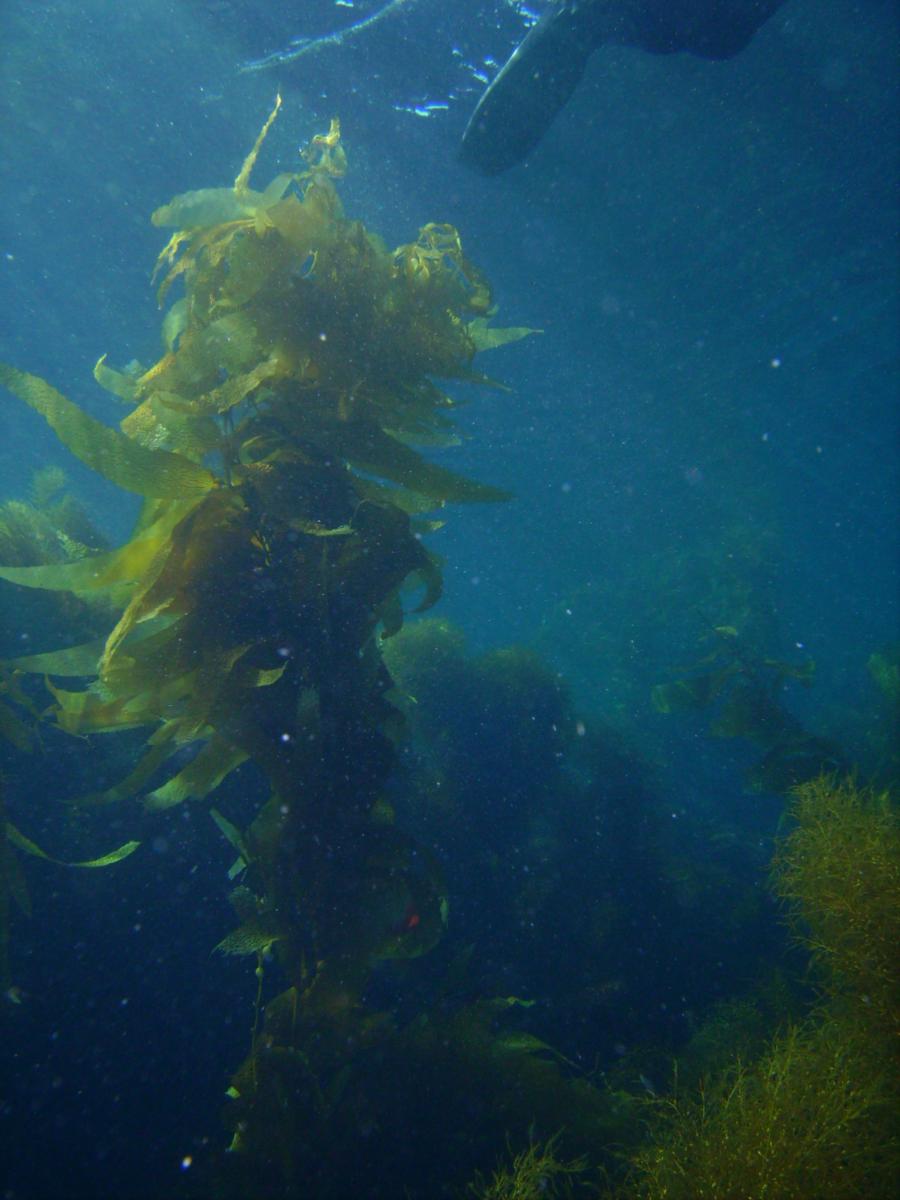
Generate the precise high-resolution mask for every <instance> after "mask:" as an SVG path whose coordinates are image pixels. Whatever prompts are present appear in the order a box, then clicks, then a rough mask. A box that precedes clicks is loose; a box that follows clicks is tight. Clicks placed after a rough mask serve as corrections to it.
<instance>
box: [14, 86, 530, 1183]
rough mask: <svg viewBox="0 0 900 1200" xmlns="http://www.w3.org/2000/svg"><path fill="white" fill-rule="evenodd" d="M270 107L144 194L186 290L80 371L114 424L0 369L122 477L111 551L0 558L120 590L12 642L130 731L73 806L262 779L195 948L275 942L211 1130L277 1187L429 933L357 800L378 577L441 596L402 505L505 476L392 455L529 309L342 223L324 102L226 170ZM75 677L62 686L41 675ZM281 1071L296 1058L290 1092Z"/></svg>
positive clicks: (383, 684)
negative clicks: (210, 162) (217, 1123)
mask: <svg viewBox="0 0 900 1200" xmlns="http://www.w3.org/2000/svg"><path fill="white" fill-rule="evenodd" d="M280 103H281V101H280V97H279V99H278V101H277V102H276V105H275V108H274V109H273V111H272V113H271V115H270V116H269V118H268V120H267V121H266V123H265V125H264V126H263V129H262V131H261V132H260V135H259V137H258V139H257V141H256V144H255V145H254V147H253V149H252V150H251V152H250V154H249V155H248V156H247V159H246V160H245V162H244V164H243V167H242V169H241V171H240V173H239V174H238V176H237V179H236V180H235V183H234V185H233V186H232V187H230V188H207V189H202V190H200V191H194V192H188V193H186V194H184V195H182V196H178V197H176V198H175V199H174V200H173V201H172V202H171V203H169V204H167V205H165V206H163V207H162V208H160V209H158V210H157V211H156V212H155V213H154V214H153V222H154V224H156V225H158V226H163V227H170V228H173V229H174V230H175V232H174V233H173V234H172V237H171V239H170V241H169V243H168V245H167V246H166V248H165V250H164V251H163V253H162V254H161V255H160V260H159V264H158V270H159V271H160V272H161V273H162V282H161V285H160V289H159V297H160V302H161V303H162V302H163V301H164V300H166V299H167V297H168V296H169V295H170V294H171V291H172V288H173V286H174V285H175V284H176V283H183V288H184V294H183V295H182V296H181V297H180V298H178V299H176V300H175V302H174V303H172V304H171V306H170V307H169V309H168V311H167V313H166V315H165V318H164V320H163V329H162V332H163V342H164V353H163V355H162V357H161V358H160V360H159V361H158V362H156V363H155V364H154V365H152V366H150V367H149V368H148V369H146V370H144V369H142V368H136V369H134V370H126V371H116V370H113V369H112V368H111V367H110V366H108V365H107V363H106V361H105V358H102V359H101V360H100V361H99V362H98V364H97V366H96V368H95V377H96V379H97V380H98V382H99V383H100V384H101V385H102V386H104V387H105V388H106V389H107V390H109V391H111V392H112V393H113V394H114V395H115V396H117V397H118V398H119V399H120V400H121V401H122V402H123V403H125V404H126V405H127V406H128V408H129V411H128V413H127V415H126V416H125V418H124V419H123V421H122V422H121V428H120V429H113V428H110V427H108V426H106V425H103V424H101V423H99V422H98V421H96V420H94V419H92V418H91V417H89V416H88V415H87V414H86V413H85V412H83V411H82V410H81V409H80V408H78V407H77V406H76V405H75V404H73V403H72V402H70V401H69V400H67V399H66V398H65V397H64V396H62V395H61V394H60V393H59V392H57V391H56V390H55V389H54V388H52V387H51V386H50V385H49V384H48V383H46V382H45V381H43V380H41V379H39V378H37V377H35V376H32V375H28V374H25V373H24V372H22V371H19V370H16V369H14V368H12V367H9V366H0V383H3V384H4V385H5V386H7V387H8V388H9V389H10V390H11V391H12V392H14V393H15V394H16V395H18V396H19V397H20V398H21V399H23V400H24V401H25V402H26V403H27V404H29V405H30V406H31V407H32V408H33V409H35V410H36V411H37V412H38V413H39V414H41V415H42V416H43V417H44V418H45V420H46V421H47V422H48V423H49V425H50V426H51V427H52V428H53V429H54V431H55V432H56V433H57V435H58V437H59V438H60V439H61V441H62V442H63V443H64V444H65V445H66V446H67V447H68V448H69V449H70V450H71V451H72V452H74V453H75V454H76V455H77V456H78V457H79V458H80V459H81V460H82V462H84V463H85V464H87V465H88V466H89V467H91V468H93V469H94V470H96V471H98V472H99V473H101V474H102V475H104V476H105V477H106V478H107V479H108V480H110V481H112V482H113V483H115V484H118V485H119V486H120V487H122V488H124V489H126V490H128V491H131V492H135V493H137V494H138V495H140V496H142V497H143V507H142V509H141V512H140V516H139V518H138V521H137V525H136V528H135V530H134V533H133V536H132V537H131V539H130V540H129V541H128V542H127V543H126V544H125V545H124V546H122V547H120V548H118V549H116V550H111V551H108V552H105V553H101V554H94V555H90V556H88V557H81V558H77V559H73V560H71V561H68V562H65V563H62V564H54V565H21V566H11V567H5V568H3V569H2V570H0V578H3V579H6V580H7V581H10V582H12V583H15V584H17V585H19V586H23V587H37V588H45V589H55V590H60V591H66V592H71V593H74V594H75V595H77V596H84V595H87V596H95V595H105V596H107V597H109V598H110V600H111V602H112V603H114V605H115V606H116V608H117V616H118V619H117V621H116V623H115V625H114V627H113V628H112V630H111V632H110V633H109V634H108V636H107V637H106V639H105V641H104V642H103V644H102V645H100V646H99V647H98V646H97V645H96V644H93V645H84V646H81V647H73V648H69V649H67V650H65V651H58V652H54V651H50V652H47V653H44V654H38V655H33V656H31V657H30V658H29V659H28V660H23V661H20V662H14V663H13V666H14V667H17V668H19V669H23V670H28V671H31V672H34V673H39V674H42V675H44V676H46V677H48V686H49V688H50V690H51V692H52V695H53V698H54V707H53V712H52V719H53V720H55V722H56V723H57V724H58V725H59V727H60V728H62V729H63V730H65V731H67V732H70V733H72V734H76V735H79V736H84V735H94V734H101V733H110V732H116V731H120V730H126V729H133V728H139V727H148V728H149V729H150V731H151V732H150V734H149V737H148V740H147V743H146V749H145V752H144V754H143V756H142V757H141V758H140V759H139V761H138V762H137V763H136V764H135V766H134V768H133V769H132V771H131V772H130V774H129V775H128V776H127V778H125V779H123V780H120V781H119V782H118V783H116V784H114V785H113V786H111V787H109V788H107V789H106V790H105V791H104V792H102V793H98V794H94V795H91V796H88V797H85V798H84V802H85V803H88V804H91V805H94V806H96V805H103V804H108V803H112V802H114V801H118V800H122V799H125V798H129V797H133V796H141V797H142V799H143V803H144V805H145V807H146V808H147V809H149V810H162V809H167V808H170V807H172V806H174V805H177V804H179V803H181V802H183V801H185V800H188V799H202V798H204V797H207V796H208V795H210V793H212V792H213V791H214V790H215V789H216V787H217V786H218V785H219V784H220V783H221V781H222V780H223V779H224V778H225V777H226V776H227V775H228V774H229V773H230V772H232V771H233V770H234V769H235V768H236V767H238V766H239V765H240V764H241V763H243V762H245V761H247V760H248V759H249V760H251V761H252V762H253V763H255V764H256V766H257V768H259V769H260V770H261V772H262V773H263V775H264V776H265V777H266V779H267V781H268V784H269V786H270V789H271V796H270V799H269V800H268V802H267V803H265V805H264V806H263V807H262V808H261V809H260V810H259V811H258V814H257V816H256V817H255V819H254V820H253V821H252V823H251V824H250V826H249V827H248V828H246V829H243V830H240V829H238V828H236V827H235V826H234V825H233V824H232V823H231V822H229V821H228V819H227V818H226V817H225V816H224V815H222V814H217V820H218V823H219V827H220V828H221V829H222V831H223V833H224V834H225V836H226V837H227V838H228V839H229V841H230V842H231V843H232V844H233V846H234V848H235V850H236V853H237V862H236V863H235V866H234V868H233V870H232V874H233V875H238V874H243V882H242V884H241V886H240V887H239V888H238V889H237V890H236V893H235V896H234V904H235V908H236V910H237V912H238V918H239V921H240V925H239V928H238V929H237V930H236V931H235V932H234V933H233V934H231V935H229V937H228V938H226V939H225V940H224V941H223V943H222V944H221V947H220V948H221V949H222V950H223V951H224V952H226V953H235V954H247V955H255V956H256V958H257V972H258V974H259V975H260V976H261V973H262V970H263V962H264V959H265V957H266V956H267V955H269V954H272V955H275V956H276V957H277V958H278V960H279V962H280V964H281V967H282V969H283V971H284V972H285V974H286V976H287V981H288V984H289V987H288V988H287V990H286V991H285V992H283V993H282V995H281V997H276V999H275V1000H274V1001H272V1002H271V1003H270V1004H269V1005H268V1006H267V1022H266V1027H265V1028H264V1029H263V1030H260V1029H259V1028H258V1024H259V1023H258V1020H257V1021H256V1022H255V1024H254V1034H253V1044H252V1049H251V1055H250V1058H249V1059H248V1062H247V1063H246V1064H245V1066H244V1067H243V1068H242V1069H241V1070H240V1071H239V1072H238V1074H237V1076H236V1077H235V1083H234V1086H233V1088H232V1092H233V1094H234V1098H235V1100H236V1103H237V1106H238V1107H239V1108H240V1111H241V1113H242V1117H241V1128H240V1129H239V1130H236V1134H237V1135H239V1136H236V1139H235V1144H234V1148H235V1149H242V1148H244V1149H246V1148H248V1147H249V1148H251V1149H252V1150H253V1152H254V1153H257V1154H258V1155H259V1158H260V1159H261V1160H266V1161H267V1162H269V1163H270V1164H275V1165H276V1174H277V1175H278V1177H279V1179H280V1180H281V1185H282V1186H287V1185H288V1183H289V1181H290V1180H291V1178H292V1172H293V1170H294V1167H293V1166H292V1162H293V1159H292V1156H299V1159H300V1160H302V1149H301V1147H300V1145H299V1144H298V1143H296V1142H292V1140H291V1139H290V1138H288V1139H287V1140H285V1138H284V1137H283V1136H282V1134H283V1133H284V1130H286V1129H288V1128H289V1127H290V1122H291V1114H290V1113H289V1112H287V1111H286V1108H290V1106H291V1104H294V1105H295V1110H294V1115H295V1117H296V1118H297V1120H298V1121H299V1122H300V1123H301V1124H302V1122H303V1118H304V1116H305V1115H308V1113H309V1112H310V1111H311V1110H310V1109H309V1105H310V1104H315V1105H318V1106H319V1107H318V1108H317V1109H316V1111H317V1112H318V1113H319V1114H320V1115H321V1114H323V1113H327V1112H328V1111H329V1103H330V1102H329V1101H328V1099H327V1097H328V1096H329V1095H332V1094H336V1093H337V1092H339V1091H340V1087H339V1083H340V1075H341V1070H342V1068H343V1065H344V1062H345V1060H346V1048H347V1046H348V1044H349V1039H359V1040H361V1041H362V1042H363V1043H364V1044H365V1042H366V1038H367V1037H368V1036H369V1034H368V1033H367V1032H366V1030H367V1028H368V1027H367V1025H366V1021H367V1020H369V1018H366V1017H365V1016H364V1015H362V1011H361V1007H360V1005H361V998H362V994H363V990H364V987H365V984H366V981H367V979H368V977H369V975H370V972H371V971H372V968H373V966H374V965H375V964H376V963H377V962H378V961H379V960H382V959H389V958H412V957H415V956H417V955H420V954H422V953H424V952H425V951H427V950H428V949H430V948H431V947H432V946H433V945H434V944H435V943H436V941H437V940H438V939H439V938H440V936H441V933H442V930H443V926H444V921H445V916H446V900H445V897H444V894H443V885H442V881H441V877H440V872H439V871H438V869H437V866H436V864H435V862H434V861H433V859H432V858H431V856H430V855H428V854H427V853H426V852H425V851H424V850H422V849H421V848H418V847H416V846H415V845H414V843H413V842H412V840H411V839H410V838H409V837H407V836H406V835H404V834H403V833H402V832H401V831H400V830H399V829H398V828H396V827H395V826H394V824H393V823H392V820H391V817H390V810H389V807H388V806H387V805H385V804H384V803H383V800H382V788H383V785H384V784H385V781H386V780H387V777H388V775H389V773H390V771H391V768H392V765H393V761H394V745H393V741H392V738H393V736H394V734H395V733H396V730H397V726H398V722H399V720H400V718H399V713H398V710H397V709H396V708H395V707H394V706H393V705H392V704H391V703H390V701H389V697H388V693H389V691H390V689H391V679H390V676H389V674H388V671H387V669H386V668H385V666H384V662H383V660H382V657H381V650H380V645H381V639H382V638H383V637H387V636H389V635H390V634H392V633H394V632H396V631H397V630H398V629H399V628H400V626H401V623H402V620H403V610H402V606H401V590H402V589H404V587H409V586H411V585H416V586H419V587H421V588H423V589H424V594H423V598H422V600H421V601H420V603H419V605H418V608H419V609H424V608H427V607H429V606H430V605H432V604H433V603H434V602H435V601H436V600H437V598H438V596H439V594H440V586H441V581H440V573H439V570H438V567H437V564H436V562H435V560H434V558H433V557H432V556H431V554H430V553H429V552H428V550H427V549H426V548H425V545H424V543H423V535H424V534H426V533H428V532H429V531H430V530H433V529H434V528H436V527H437V525H438V522H436V521H434V520H432V519H427V518H426V517H425V516H424V514H426V513H428V512H430V511H432V510H435V509H440V508H442V507H443V506H444V505H445V504H446V503H448V502H456V501H489V500H500V499H503V498H505V493H503V492H501V491H499V490H497V489H496V488H492V487H489V486H486V485H484V484H480V483H475V482H473V481H471V480H468V479H466V478H463V477H462V476H460V475H457V474H455V473H454V472H452V471H450V470H448V469H446V468H444V467H442V466H438V465H435V464H434V463H431V462H429V461H428V460H427V459H426V458H425V457H423V456H422V455H421V454H420V453H419V451H418V449H416V447H417V446H420V445H422V446H435V445H439V446H448V445H453V444H455V443H456V442H458V441H459V436H458V434H457V433H456V431H455V429H454V425H453V421H452V413H453V409H454V407H455V402H454V401H453V400H452V399H451V397H450V396H449V395H447V394H446V392H445V391H444V390H443V389H442V388H441V387H440V386H438V383H437V382H436V380H439V379H441V378H445V379H446V378H453V379H457V380H462V381H468V382H470V383H475V384H481V385H489V384H490V383H491V381H490V380H488V379H487V378H486V377H485V376H483V375H481V374H480V373H478V372H476V371H475V370H474V369H473V366H472V362H473V358H474V356H475V354H476V352H477V351H479V350H485V349H490V348H492V347H496V346H501V345H503V344H505V343H506V342H509V341H513V340H516V339H517V338H520V337H522V336H524V335H525V334H527V333H528V332H530V331H529V330H525V329H507V330H503V329H494V328H491V327H490V326H489V324H488V318H489V316H490V315H491V297H490V290H489V288H488V285H487V283H486V281H485V280H484V278H483V276H482V275H481V274H480V272H479V271H478V270H477V269H476V268H475V267H473V266H472V264H471V263H469V261H468V260H467V259H466V257H465V256H464V254H463V251H462V247H461V243H460V239H459V235H458V234H457V232H456V230H455V229H453V228H452V227H451V226H448V225H439V224H429V225H426V226H425V227H423V228H422V229H421V230H420V233H419V236H418V238H417V239H416V240H415V241H413V242H410V243H409V244H406V245H403V246H400V247H398V248H397V249H395V250H390V249H388V248H387V247H386V246H385V245H384V244H383V243H382V241H381V240H380V239H379V238H378V237H377V236H376V235H374V234H372V233H370V232H369V231H367V230H366V229H365V227H364V226H363V225H362V224H361V223H360V222H359V221H352V220H349V219H347V218H346V217H345V216H344V214H343V211H342V208H341V204H340V201H339V199H338V195H337V191H336V190H335V185H334V180H335V179H336V178H339V177H340V176H341V175H342V174H343V173H344V170H345V168H346V158H345V155H344V151H343V148H342V146H341V141H340V129H339V125H338V123H337V121H333V122H332V125H331V128H330V130H329V132H328V133H327V134H326V135H323V136H317V137H315V138H313V140H312V143H311V144H310V147H309V148H308V150H306V151H305V154H304V157H305V165H304V169H303V170H301V171H299V172H289V173H283V174H281V175H278V176H277V177H276V178H275V179H274V180H272V182H271V183H270V184H269V185H268V186H267V187H266V188H265V189H264V190H263V191H261V192H258V191H255V190H253V189H251V187H250V185H249V179H250V173H251V171H252V169H253V166H254V164H255V161H256V158H257V155H258V153H259V150H260V148H261V146H262V143H263V139H264V138H265V136H266V133H267V132H268V130H269V128H270V126H271V124H272V122H273V121H274V120H275V117H276V115H277V112H278V109H279V107H280ZM86 676H87V677H89V678H90V680H91V681H90V682H89V684H88V686H87V687H84V686H73V685H69V686H65V685H64V682H65V680H66V679H74V678H78V679H82V680H83V679H84V677H86ZM61 680H62V681H63V682H60V681H61ZM185 747H190V748H191V753H192V755H193V756H192V757H190V760H189V761H188V762H187V764H186V765H184V749H185ZM176 756H177V761H178V766H177V767H175V768H174V769H173V768H171V767H170V766H169V764H170V760H172V759H173V758H176ZM260 989H261V983H260ZM260 996H261V991H260V993H258V996H257V1011H258V1007H259V1001H260ZM285 1012H289V1013H290V1019H289V1020H285V1019H283V1014H284V1013H285ZM377 1027H378V1022H377V1021H374V1023H373V1028H377ZM303 1045H306V1046H309V1045H313V1046H315V1054H313V1055H312V1057H311V1058H310V1057H308V1056H307V1051H306V1050H305V1049H303ZM263 1051H264V1053H262V1052H263ZM278 1064H283V1065H285V1070H289V1073H290V1072H292V1073H293V1074H291V1075H290V1078H291V1080H293V1082H292V1083H291V1084H290V1086H289V1087H287V1091H285V1090H284V1086H283V1084H282V1082H281V1081H280V1076H278V1074H277V1072H276V1066H277V1065H278ZM298 1071H299V1072H300V1075H301V1076H302V1080H301V1082H300V1083H298V1082H297V1079H298V1076H297V1072H298ZM329 1073H330V1076H331V1081H332V1082H331V1085H327V1084H324V1083H323V1082H322V1081H323V1080H324V1079H325V1078H326V1076H328V1075H329ZM304 1081H305V1082H304ZM307 1084H308V1086H307ZM313 1084H315V1086H313ZM285 1097H287V1099H285ZM323 1097H324V1098H323ZM273 1113H275V1114H277V1120H278V1122H279V1123H280V1124H279V1128H277V1129H276V1128H274V1127H273V1125H272V1120H274V1118H272V1114H273ZM270 1118H271V1119H270ZM279 1129H280V1130H281V1133H279ZM285 1146H287V1147H288V1149H287V1150H285V1148H284V1147H285Z"/></svg>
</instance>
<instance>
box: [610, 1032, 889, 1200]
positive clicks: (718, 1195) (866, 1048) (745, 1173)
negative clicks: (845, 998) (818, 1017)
mask: <svg viewBox="0 0 900 1200" xmlns="http://www.w3.org/2000/svg"><path fill="white" fill-rule="evenodd" d="M895 1099H896V1098H895V1097H893V1096H892V1095H891V1091H890V1088H889V1087H888V1086H887V1084H886V1081H885V1069H884V1065H883V1063H880V1062H879V1061H878V1057H877V1054H873V1047H872V1044H871V1042H870V1041H869V1040H868V1039H867V1038H866V1036H865V1035H864V1034H862V1033H861V1031H860V1030H859V1028H858V1027H855V1026H849V1027H848V1026H847V1025H845V1024H843V1023H840V1022H832V1021H830V1020H827V1021H821V1022H816V1023H815V1024H810V1025H807V1026H802V1027H794V1028H790V1029H788V1030H786V1031H785V1032H784V1033H782V1034H781V1035H779V1036H778V1037H777V1038H776V1039H775V1041H774V1042H773V1043H772V1045H771V1046H770V1047H769V1049H768V1051H767V1052H766V1053H765V1054H764V1055H763V1056H762V1058H760V1059H759V1060H758V1061H757V1062H755V1063H754V1064H752V1065H750V1066H744V1065H740V1064H739V1065H738V1066H736V1067H734V1068H732V1069H731V1070H730V1071H729V1072H728V1073H727V1074H726V1075H725V1076H724V1077H720V1078H718V1079H717V1080H715V1081H714V1082H713V1084H707V1085H706V1087H705V1088H704V1089H702V1090H701V1091H700V1092H699V1094H697V1095H693V1096H679V1095H677V1094H676V1095H675V1096H674V1097H670V1098H668V1099H665V1100H660V1101H657V1102H655V1103H654V1104H653V1106H652V1107H653V1110H654V1112H653V1115H654V1117H655V1119H656V1131H657V1133H656V1136H657V1138H658V1141H657V1143H656V1145H654V1146H652V1147H650V1148H648V1149H646V1150H644V1151H643V1152H642V1153H641V1154H640V1155H639V1156H638V1157H637V1160H636V1176H635V1181H634V1187H633V1191H632V1193H631V1194H632V1195H634V1196H639V1197H642V1198H644V1197H646V1198H647V1200H663V1198H665V1200H725V1198H726V1197H727V1198H728V1200H756V1198H757V1197H760V1196H766V1197H772V1198H773V1200H817V1198H819V1197H823V1196H828V1197H834V1198H835V1200H845V1198H846V1200H853V1198H858V1197H861V1196H866V1197H872V1198H873V1200H878V1198H881V1197H884V1200H887V1197H889V1196H892V1195H893V1194H894V1192H893V1183H894V1182H896V1177H895V1171H896V1168H897V1165H898V1161H897V1158H898V1156H897V1143H896V1132H895V1131H894V1133H893V1135H892V1131H891V1126H892V1124H893V1114H892V1109H891V1103H892V1101H894V1100H895Z"/></svg>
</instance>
